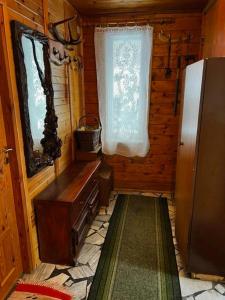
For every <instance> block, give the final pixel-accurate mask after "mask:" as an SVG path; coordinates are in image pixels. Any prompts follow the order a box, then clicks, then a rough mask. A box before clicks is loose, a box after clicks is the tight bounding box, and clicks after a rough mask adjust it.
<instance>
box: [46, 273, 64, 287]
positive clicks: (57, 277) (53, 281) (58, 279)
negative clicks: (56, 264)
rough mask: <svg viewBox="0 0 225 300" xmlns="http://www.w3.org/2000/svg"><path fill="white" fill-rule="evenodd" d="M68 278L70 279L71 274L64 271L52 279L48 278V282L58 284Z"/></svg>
mask: <svg viewBox="0 0 225 300" xmlns="http://www.w3.org/2000/svg"><path fill="white" fill-rule="evenodd" d="M68 279H69V275H66V274H63V273H62V274H59V275H57V276H54V277H51V278H50V279H48V280H46V282H48V283H53V284H56V285H63V284H64V283H65V282H66V281H67V280H68Z"/></svg>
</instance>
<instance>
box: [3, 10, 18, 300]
mask: <svg viewBox="0 0 225 300" xmlns="http://www.w3.org/2000/svg"><path fill="white" fill-rule="evenodd" d="M0 21H2V7H1V5H0ZM2 24H3V23H2V22H0V26H3V25H2ZM2 46H3V45H0V48H1V47H2ZM3 63H4V62H3V58H2V55H0V78H2V76H4V74H2V72H3V71H2V70H4V68H3ZM5 88H6V87H5V86H3V85H2V84H1V85H0V299H4V297H5V296H6V294H7V293H8V292H9V290H10V288H11V287H12V286H13V284H14V282H15V281H16V279H17V278H18V277H19V275H20V274H21V272H22V264H21V254H20V245H19V235H18V229H17V222H16V214H15V206H14V197H13V189H12V180H11V171H10V156H11V155H14V154H13V151H12V152H11V151H10V149H8V148H7V140H6V134H5V126H7V124H6V123H5V122H4V119H3V105H4V104H5V102H4V101H5V100H6V99H5V96H4V95H5V94H6V91H5V90H4V89H5Z"/></svg>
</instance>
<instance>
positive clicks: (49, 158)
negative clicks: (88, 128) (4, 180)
mask: <svg viewBox="0 0 225 300" xmlns="http://www.w3.org/2000/svg"><path fill="white" fill-rule="evenodd" d="M11 31H12V40H13V54H14V61H15V67H16V80H17V88H18V95H19V101H20V114H21V122H22V129H23V140H24V152H25V159H26V167H27V175H28V177H31V176H33V175H34V174H36V173H37V172H39V171H40V170H41V169H43V168H44V167H46V166H49V165H52V164H53V161H54V160H55V159H56V158H57V157H59V156H60V155H61V145H62V142H61V140H60V139H59V138H58V136H57V127H58V125H57V117H56V115H55V109H54V90H53V86H52V82H51V67H50V62H49V44H48V38H47V37H46V36H44V35H43V34H42V33H40V32H38V31H36V30H32V29H30V28H28V27H27V26H25V25H23V24H21V23H19V22H17V21H12V22H11Z"/></svg>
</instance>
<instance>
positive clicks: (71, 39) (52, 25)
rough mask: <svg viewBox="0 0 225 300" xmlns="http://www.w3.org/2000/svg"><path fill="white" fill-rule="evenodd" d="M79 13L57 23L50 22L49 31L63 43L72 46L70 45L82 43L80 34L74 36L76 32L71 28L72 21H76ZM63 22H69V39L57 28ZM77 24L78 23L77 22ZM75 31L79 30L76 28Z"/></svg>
mask: <svg viewBox="0 0 225 300" xmlns="http://www.w3.org/2000/svg"><path fill="white" fill-rule="evenodd" d="M77 17H78V15H75V16H73V17H71V18H67V19H64V20H61V21H58V22H55V23H49V31H50V32H51V33H52V35H53V36H54V38H55V39H56V41H58V42H60V43H62V44H63V45H64V46H70V45H73V46H74V45H78V44H80V43H81V37H80V35H78V37H76V38H74V32H73V30H72V28H71V26H72V25H71V23H72V21H73V22H76V20H77ZM62 24H67V26H68V34H69V39H66V38H64V37H63V36H62V35H61V34H60V31H59V30H58V29H57V27H58V26H60V25H62ZM76 26H77V24H76ZM74 31H77V32H78V30H76V29H74Z"/></svg>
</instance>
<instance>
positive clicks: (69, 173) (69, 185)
mask: <svg viewBox="0 0 225 300" xmlns="http://www.w3.org/2000/svg"><path fill="white" fill-rule="evenodd" d="M100 164H101V161H100V160H95V161H91V162H75V163H73V164H72V165H71V166H69V167H68V168H66V170H65V171H64V172H63V173H62V174H60V175H59V176H58V177H57V178H56V179H55V180H54V181H53V182H52V183H51V184H50V185H49V186H48V187H47V188H46V189H45V190H44V191H42V192H41V193H40V194H38V195H37V196H36V197H35V199H34V201H35V202H36V203H41V202H43V201H54V202H55V203H58V202H62V203H63V202H64V203H65V204H66V203H68V204H69V203H71V202H73V201H75V200H76V199H77V197H78V196H79V195H80V193H81V192H82V190H83V189H84V187H85V186H86V184H87V183H88V182H89V180H90V179H91V177H92V176H93V174H94V173H95V172H96V170H97V169H98V168H99V166H100Z"/></svg>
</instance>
